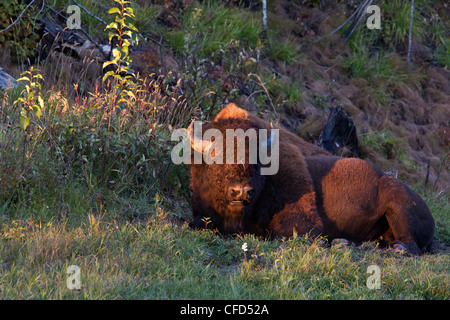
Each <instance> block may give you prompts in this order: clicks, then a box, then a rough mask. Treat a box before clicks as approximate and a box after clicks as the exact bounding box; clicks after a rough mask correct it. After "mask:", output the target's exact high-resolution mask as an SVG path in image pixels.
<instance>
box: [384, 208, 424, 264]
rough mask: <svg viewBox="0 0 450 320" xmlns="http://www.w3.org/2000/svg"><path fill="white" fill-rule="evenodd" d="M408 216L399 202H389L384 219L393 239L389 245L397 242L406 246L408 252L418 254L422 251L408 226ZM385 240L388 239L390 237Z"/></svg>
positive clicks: (394, 244)
mask: <svg viewBox="0 0 450 320" xmlns="http://www.w3.org/2000/svg"><path fill="white" fill-rule="evenodd" d="M408 216H409V214H408V212H407V210H405V208H404V206H403V205H402V204H401V203H390V205H389V208H388V210H387V211H386V219H387V221H388V223H389V228H390V230H391V232H392V237H393V238H394V239H393V241H391V242H390V243H389V245H390V246H392V247H395V246H396V245H397V244H402V245H403V246H404V247H406V249H407V251H408V253H410V254H413V255H420V254H421V253H422V251H421V250H420V248H419V246H418V245H417V243H416V241H415V239H414V235H413V234H412V230H411V226H410V224H411V222H410V221H409V218H408ZM386 240H388V241H389V240H392V239H386Z"/></svg>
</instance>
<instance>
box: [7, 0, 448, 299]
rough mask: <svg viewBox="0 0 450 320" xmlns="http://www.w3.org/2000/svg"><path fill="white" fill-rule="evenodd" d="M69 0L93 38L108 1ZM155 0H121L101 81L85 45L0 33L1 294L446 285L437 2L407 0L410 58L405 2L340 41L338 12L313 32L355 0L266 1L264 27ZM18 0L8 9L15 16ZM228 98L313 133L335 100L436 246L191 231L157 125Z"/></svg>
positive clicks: (282, 294) (411, 292) (443, 104)
mask: <svg viewBox="0 0 450 320" xmlns="http://www.w3.org/2000/svg"><path fill="white" fill-rule="evenodd" d="M78 2H79V3H80V4H81V5H83V7H85V8H86V9H88V10H89V12H90V13H91V14H92V15H94V16H95V17H92V16H90V15H88V14H87V13H86V12H85V11H84V10H81V12H82V15H81V20H82V28H83V30H85V31H86V32H87V33H88V34H90V36H91V37H92V39H93V40H95V41H97V42H98V43H107V40H108V30H106V31H105V30H104V27H105V25H104V24H103V23H102V22H101V21H100V20H99V19H98V18H100V19H102V20H104V21H106V23H108V24H109V23H111V22H113V21H114V12H112V13H111V14H108V10H109V9H110V8H111V7H112V6H113V5H114V2H112V1H107V0H100V1H99V0H97V1H91V0H80V1H78ZM155 2H156V3H155V4H150V2H149V1H139V0H137V1H132V3H131V8H133V12H134V15H135V17H134V18H133V17H128V18H127V19H126V21H127V23H133V24H134V25H135V26H136V27H137V29H138V30H139V44H138V45H135V46H130V51H129V58H130V60H129V61H132V63H131V64H130V67H131V69H133V70H134V71H135V75H136V77H129V78H128V79H129V80H127V81H125V82H121V81H122V80H121V79H125V77H124V76H125V75H126V74H127V72H128V71H126V70H123V69H122V71H123V72H122V73H121V76H119V75H118V78H119V81H118V82H114V81H111V82H108V81H102V77H103V73H104V71H103V69H102V62H101V61H100V62H98V61H97V60H96V59H94V56H92V57H91V58H84V59H79V58H77V57H74V56H69V55H67V54H66V53H65V52H64V50H62V51H61V50H59V51H58V50H51V51H50V52H49V54H48V56H47V57H46V58H45V59H41V60H40V61H39V59H38V58H36V59H29V58H30V56H31V55H32V53H33V52H35V49H34V48H30V44H29V43H28V42H29V40H27V39H30V37H27V38H25V39H21V38H20V37H19V36H18V34H17V32H18V31H19V29H18V30H15V29H14V28H13V29H12V30H11V33H8V34H3V35H4V38H0V47H1V48H0V52H1V54H0V55H1V56H2V59H0V60H1V61H5V62H4V64H2V65H1V67H2V68H4V69H5V70H6V71H7V72H8V73H9V74H11V75H13V76H15V77H16V78H22V79H21V81H19V82H20V83H22V85H20V86H19V87H17V88H15V89H9V90H7V91H1V92H0V98H1V99H0V262H1V264H0V297H1V298H5V299H66V298H70V299H189V298H191V299H449V296H450V294H449V279H448V270H449V269H450V256H449V252H450V251H449V250H450V249H449V246H450V229H449V228H450V202H449V199H450V198H449V197H450V195H449V190H448V186H449V184H450V172H449V165H450V164H449V159H450V157H449V154H450V150H449V147H450V145H449V141H450V138H449V136H448V132H449V126H450V123H449V120H450V105H449V101H450V99H449V96H450V94H449V93H450V77H449V71H448V67H449V65H450V64H449V60H448V57H449V54H448V43H449V42H448V41H449V34H448V30H449V28H450V26H449V21H448V19H447V20H445V18H444V17H445V14H446V11H445V10H448V8H447V7H445V6H444V2H440V1H436V2H433V3H430V2H428V1H415V2H416V5H417V6H418V8H419V9H420V10H422V11H423V12H425V13H422V12H421V11H419V9H416V10H415V16H414V28H413V42H412V45H413V54H412V57H413V59H412V63H411V64H410V66H408V65H407V62H406V51H407V43H408V37H407V34H408V31H409V15H408V14H409V9H410V7H409V5H407V4H405V2H404V1H389V2H388V1H380V2H379V3H378V4H379V5H380V7H381V12H382V26H383V27H382V29H381V30H369V29H367V28H365V24H364V23H363V24H362V25H360V26H359V27H358V28H357V29H356V30H355V32H354V33H353V35H352V37H350V39H349V40H348V42H346V43H345V42H344V40H343V39H342V36H343V34H344V33H345V32H346V30H347V29H348V28H349V26H350V23H348V24H346V25H345V26H344V27H343V28H342V29H341V30H339V31H338V32H335V33H334V34H333V35H331V36H326V35H328V34H330V33H332V32H333V30H335V29H336V28H337V27H338V26H339V25H341V24H342V23H343V22H344V21H345V20H346V19H347V18H348V17H349V16H350V14H351V13H352V12H354V10H355V8H356V6H357V3H355V2H352V1H338V2H332V3H330V4H328V5H327V6H326V7H325V8H320V6H319V1H287V0H286V1H285V0H278V1H269V8H268V9H269V13H268V18H269V29H268V32H267V36H266V37H263V30H262V24H261V6H260V4H259V1H243V2H242V3H241V4H239V3H240V2H239V1H223V2H220V1H186V0H178V1H155ZM327 2H331V1H327ZM18 3H20V2H19V1H11V2H10V4H9V5H8V6H7V7H5V8H6V10H8V12H9V13H10V14H11V15H13V14H15V16H17V15H18V14H19V13H20V12H21V11H22V10H23V5H19V4H18ZM67 4H68V2H67V1H64V0H57V1H55V3H54V4H53V7H52V9H53V10H55V11H56V12H64V11H65V9H66V6H67ZM116 5H117V4H116ZM0 6H6V5H5V4H2V5H0ZM44 9H45V10H43V11H42V12H39V10H40V7H35V8H30V9H29V10H30V11H27V12H26V14H24V16H23V17H24V19H28V20H27V21H28V22H29V24H27V25H26V24H24V25H25V26H26V30H27V32H30V33H32V32H33V31H32V27H31V21H33V22H34V17H35V16H36V15H37V14H38V15H37V17H38V18H39V19H37V20H38V21H40V19H43V15H44V14H45V13H48V14H49V17H47V18H48V19H52V13H53V14H54V12H53V11H51V10H50V9H48V8H47V7H45V8H44ZM5 12H6V11H5ZM424 14H429V15H430V16H431V18H429V17H428V16H426V15H424ZM439 17H441V18H439ZM53 18H54V17H53ZM424 19H428V20H426V21H425V20H424ZM430 19H431V20H430ZM8 24H9V22H8V21H6V22H5V20H0V26H1V28H5V27H6V26H7V25H8ZM36 29H38V28H36ZM109 31H111V30H109ZM14 32H16V33H14ZM1 35H2V34H0V36H1ZM18 43H20V44H21V45H18ZM18 48H20V50H19V49H18ZM24 48H26V49H28V50H23V49H24ZM123 50H125V49H123ZM123 57H124V56H122V58H123ZM27 59H28V60H29V62H28V63H27V62H26V60H27ZM32 60H33V61H32ZM30 64H31V65H32V66H30ZM120 65H121V66H122V67H123V66H126V65H127V64H126V63H125V62H124V63H123V64H120ZM31 67H32V68H31ZM130 72H131V71H130ZM111 79H112V78H111ZM117 84H119V85H117ZM122 85H123V86H122ZM230 101H235V102H237V103H238V104H240V105H241V106H243V107H244V108H246V109H248V110H250V111H252V112H254V113H256V114H258V115H260V116H261V117H263V118H265V119H268V120H272V121H275V122H277V123H278V124H280V125H283V126H285V127H287V128H288V129H290V130H291V131H292V132H294V133H296V134H298V135H299V136H302V137H303V138H305V139H307V140H309V141H311V142H314V140H316V139H317V138H318V135H319V133H320V131H321V130H322V128H323V126H324V124H325V122H326V119H327V116H328V113H329V109H330V107H332V106H334V105H336V104H342V105H343V106H344V108H345V109H346V110H347V111H348V112H350V114H351V115H352V117H353V118H354V120H355V124H356V127H357V130H358V138H359V142H360V150H359V151H360V154H361V155H362V157H363V158H364V159H365V160H367V161H370V162H372V163H374V164H376V165H378V166H380V167H381V168H382V169H383V170H385V171H388V170H390V171H392V172H396V173H397V174H398V177H399V178H400V179H402V180H404V181H406V182H407V183H409V184H410V185H411V186H412V187H413V188H414V189H415V190H416V191H417V192H418V193H419V194H421V195H422V196H423V197H424V199H425V201H426V202H427V204H428V206H429V207H430V210H431V212H432V214H433V216H434V218H435V220H436V227H437V231H436V236H435V241H436V252H435V253H434V254H426V255H424V256H421V257H408V256H405V255H403V254H402V253H401V252H395V251H392V250H390V249H381V248H378V247H377V244H376V243H365V244H363V245H362V246H360V247H343V246H333V247H330V246H329V245H326V243H325V241H324V239H317V240H314V241H312V240H310V239H308V238H307V237H294V238H291V239H280V240H277V241H267V240H264V239H258V238H255V237H253V236H250V235H237V236H233V237H223V236H220V235H218V234H217V233H216V232H214V231H211V230H204V231H194V230H191V229H189V228H188V226H187V221H189V219H190V217H191V212H190V206H189V196H190V190H189V170H188V169H189V168H188V167H187V166H184V165H181V166H176V165H174V164H173V163H172V162H171V159H170V151H171V147H172V145H173V144H172V143H171V142H170V141H169V139H170V133H171V130H172V129H173V128H176V127H182V126H184V127H185V126H186V125H187V124H188V123H189V121H190V119H191V118H192V117H193V116H194V114H195V115H196V117H197V119H203V120H207V119H211V118H212V117H213V116H214V115H215V114H216V112H217V111H218V110H219V109H220V108H221V107H222V106H223V105H224V104H225V103H227V102H230ZM342 153H345V150H342ZM70 265H77V266H78V267H79V268H80V275H81V277H80V281H81V288H80V289H73V290H71V289H69V288H68V286H67V279H68V278H69V276H70V274H69V273H67V268H68V267H69V266H70ZM371 265H376V266H378V267H379V268H380V280H381V287H380V289H369V288H368V286H367V285H366V284H367V279H368V278H369V276H370V274H369V273H368V267H369V266H371Z"/></svg>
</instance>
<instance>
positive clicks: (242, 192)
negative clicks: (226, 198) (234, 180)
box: [228, 186, 255, 201]
mask: <svg viewBox="0 0 450 320" xmlns="http://www.w3.org/2000/svg"><path fill="white" fill-rule="evenodd" d="M228 192H229V195H230V198H231V199H233V200H235V201H244V200H246V201H250V200H251V199H252V198H253V196H254V194H255V191H254V190H253V189H252V188H250V187H245V188H243V187H239V186H233V187H230V188H229V190H228Z"/></svg>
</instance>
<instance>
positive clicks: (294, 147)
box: [191, 105, 434, 254]
mask: <svg viewBox="0 0 450 320" xmlns="http://www.w3.org/2000/svg"><path fill="white" fill-rule="evenodd" d="M209 128H216V129H218V130H220V131H221V132H222V134H223V136H224V141H226V139H225V136H226V131H225V130H226V129H237V128H241V129H243V130H244V131H245V130H247V129H250V128H254V129H256V130H259V129H263V128H267V129H268V128H270V125H269V124H268V123H266V122H264V121H263V120H260V119H258V118H256V117H255V116H253V115H250V114H249V113H247V112H246V111H244V110H242V109H240V108H238V107H237V106H235V105H231V106H230V105H229V106H227V107H226V108H225V109H224V110H222V112H220V113H219V114H218V116H217V117H216V118H215V119H214V121H212V122H211V123H210V124H208V125H206V126H204V128H203V129H204V130H207V129H209ZM279 136H280V142H279V143H280V145H279V152H280V153H279V161H280V162H279V171H278V173H277V174H275V175H272V176H270V175H269V176H263V175H261V174H260V169H261V165H260V164H253V165H252V164H248V146H247V147H246V149H247V150H246V151H247V154H246V163H244V164H239V165H238V164H236V165H235V164H231V165H230V164H220V165H219V164H211V165H207V164H193V165H191V186H192V189H193V196H192V203H191V204H192V211H193V216H194V219H193V221H192V222H191V226H192V227H200V228H204V227H213V228H214V227H215V228H218V229H219V230H220V231H221V232H223V233H237V232H249V233H254V234H256V235H261V236H270V237H283V236H292V235H293V233H294V231H295V232H296V233H297V234H299V235H302V234H306V233H309V234H310V235H311V236H313V237H314V236H318V235H324V236H327V237H328V239H329V240H332V239H334V238H347V239H349V240H352V241H355V242H361V241H367V240H380V239H381V240H383V241H384V242H386V243H392V242H394V243H400V244H402V245H403V246H404V247H406V248H407V250H408V252H409V253H411V254H420V253H421V252H422V251H425V250H429V249H430V246H431V243H432V239H433V234H434V220H433V218H432V216H431V214H430V211H429V210H428V208H427V206H426V204H425V202H424V201H423V200H422V199H421V198H420V197H419V196H418V195H417V194H416V193H414V192H413V191H411V190H410V189H409V188H408V187H407V186H406V185H405V184H403V183H402V182H401V181H399V180H397V179H394V178H390V177H388V176H386V175H385V174H384V173H383V172H382V171H381V170H380V169H378V168H376V167H374V166H372V165H371V164H369V163H367V162H365V161H363V160H360V159H354V158H348V159H345V158H340V157H335V156H332V155H330V154H329V153H328V152H320V151H319V150H317V147H316V146H313V145H310V144H308V143H306V142H305V141H303V140H301V139H300V138H298V137H296V136H295V135H293V134H291V133H289V132H287V131H285V130H284V129H280V135H279ZM258 143H259V142H258ZM225 149H226V148H225V146H224V150H225ZM235 152H236V150H235ZM305 155H306V156H305ZM224 157H225V155H224ZM224 159H225V158H224ZM230 186H233V187H234V186H241V187H242V190H252V192H253V193H252V197H251V198H248V199H246V200H248V201H246V202H242V201H241V202H239V201H235V200H236V199H234V198H233V197H232V196H230V192H229V191H228V190H230ZM237 200H241V199H237Z"/></svg>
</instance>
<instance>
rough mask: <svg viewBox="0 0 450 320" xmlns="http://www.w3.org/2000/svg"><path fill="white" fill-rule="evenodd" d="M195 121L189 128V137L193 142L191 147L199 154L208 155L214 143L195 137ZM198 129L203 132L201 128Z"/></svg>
mask: <svg viewBox="0 0 450 320" xmlns="http://www.w3.org/2000/svg"><path fill="white" fill-rule="evenodd" d="M194 122H195V121H194V120H193V121H192V122H191V124H190V125H189V128H188V137H189V139H190V140H191V147H192V149H194V150H195V151H197V152H200V153H206V152H207V150H209V148H211V146H212V141H204V140H202V139H201V138H198V137H197V136H195V134H194V133H195V132H196V131H197V130H195V129H194ZM196 129H200V130H199V131H200V133H201V132H202V130H201V126H198V127H196Z"/></svg>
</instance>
